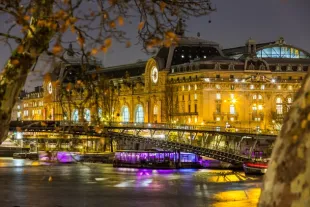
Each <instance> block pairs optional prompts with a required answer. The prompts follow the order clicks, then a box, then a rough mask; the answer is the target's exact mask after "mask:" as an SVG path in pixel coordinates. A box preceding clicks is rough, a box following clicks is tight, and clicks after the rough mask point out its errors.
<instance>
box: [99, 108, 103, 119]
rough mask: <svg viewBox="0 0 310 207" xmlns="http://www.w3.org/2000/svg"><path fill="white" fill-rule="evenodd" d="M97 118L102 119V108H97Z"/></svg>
mask: <svg viewBox="0 0 310 207" xmlns="http://www.w3.org/2000/svg"><path fill="white" fill-rule="evenodd" d="M98 118H99V119H102V118H103V115H102V108H98Z"/></svg>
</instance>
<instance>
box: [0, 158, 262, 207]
mask: <svg viewBox="0 0 310 207" xmlns="http://www.w3.org/2000/svg"><path fill="white" fill-rule="evenodd" d="M42 164H43V165H44V163H41V162H38V161H31V160H13V159H10V158H8V159H6V158H5V159H3V158H0V166H1V167H2V166H4V167H2V168H1V167H0V181H2V182H0V187H3V188H5V186H1V183H2V185H3V183H5V182H4V181H5V180H8V179H11V182H14V184H13V185H11V184H10V186H11V188H12V189H11V190H10V192H11V191H14V192H15V194H16V193H17V194H18V195H19V196H20V198H21V199H23V198H24V197H23V196H24V195H25V194H31V195H36V194H38V197H39V198H40V199H44V198H45V199H49V198H51V197H53V199H54V198H55V202H56V201H57V202H58V201H59V202H58V203H57V204H59V203H62V204H67V205H66V206H79V205H78V204H79V202H78V201H81V200H83V202H84V201H86V200H87V201H88V202H87V204H89V203H91V202H93V200H92V199H90V198H93V196H94V195H98V192H100V195H101V194H103V195H102V196H98V197H96V199H94V200H96V201H98V202H99V201H100V202H101V201H102V202H108V203H109V204H111V205H108V206H115V207H116V206H126V205H125V202H128V201H126V199H125V200H122V199H119V198H128V197H130V200H132V202H134V203H137V205H136V206H145V205H144V204H145V203H143V202H145V200H147V202H155V201H156V202H157V203H156V204H158V205H155V204H154V205H152V204H153V203H150V204H149V205H150V206H165V205H166V204H167V199H169V201H170V200H171V203H177V204H182V205H177V206H212V207H224V206H225V207H251V206H256V204H257V202H258V198H259V195H260V187H261V180H262V177H255V176H245V175H244V173H242V172H234V171H231V170H207V169H179V170H177V169H167V170H158V169H134V168H113V167H112V166H111V165H108V164H88V163H83V164H59V165H53V166H49V167H46V166H42ZM40 165H41V166H42V167H35V166H40ZM15 166H17V167H15ZM22 166H27V168H23V167H22ZM50 175H52V176H53V181H52V182H48V180H47V179H48V177H49V176H50ZM1 177H2V180H1ZM42 177H44V179H42ZM44 182H46V183H48V185H42V183H44ZM34 185H35V186H37V188H33V187H31V186H34ZM21 186H22V187H21ZM81 186H83V187H81ZM60 188H61V189H63V190H65V191H68V192H70V195H71V196H72V197H71V199H69V198H68V200H66V199H67V197H64V196H63V195H61V194H59V189H60ZM104 195H105V196H104ZM111 195H112V196H111ZM57 196H58V197H57ZM6 197H10V198H11V199H12V200H13V199H15V195H14V196H13V195H12V194H10V193H9V191H8V194H6ZM28 198H29V197H28ZM30 198H31V199H35V198H36V197H31V196H30ZM72 198H74V199H72ZM104 198H109V199H110V198H111V200H109V199H108V201H107V200H104ZM148 198H149V199H148ZM25 199H26V198H25ZM79 199H80V200H79ZM100 199H101V200H100ZM113 199H114V200H115V202H114V200H113ZM63 200H66V201H65V202H64V201H63ZM75 201H76V203H74V204H76V205H74V204H73V203H72V202H75ZM33 202H34V203H36V202H37V200H33ZM117 202H124V205H117V204H115V203H117ZM139 202H140V203H139ZM25 203H27V204H28V200H25ZM113 204H114V205H113ZM0 206H1V202H0ZM11 206H13V205H11ZM28 206H29V205H28ZM30 206H31V205H30ZM33 206H35V205H33ZM89 206H100V205H89ZM172 206H173V205H172Z"/></svg>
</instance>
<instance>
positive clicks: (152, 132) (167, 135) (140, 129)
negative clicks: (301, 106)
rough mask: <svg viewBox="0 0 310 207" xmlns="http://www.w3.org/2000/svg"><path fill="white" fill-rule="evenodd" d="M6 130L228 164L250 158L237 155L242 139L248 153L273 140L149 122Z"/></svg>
mask: <svg viewBox="0 0 310 207" xmlns="http://www.w3.org/2000/svg"><path fill="white" fill-rule="evenodd" d="M10 131H20V132H22V131H23V132H26V131H27V132H50V133H54V132H58V133H63V134H71V135H74V136H76V137H78V136H83V135H84V136H85V135H87V136H92V137H108V138H110V139H111V140H116V141H118V142H119V141H122V142H134V143H142V144H150V145H152V146H156V147H159V148H163V149H172V150H180V151H185V152H192V153H195V154H198V155H201V156H207V157H210V158H214V159H217V160H220V161H224V162H228V163H232V164H237V163H243V162H244V161H247V160H249V159H250V158H249V157H250V156H247V155H245V154H242V152H241V147H240V146H241V143H242V141H244V140H245V139H250V140H252V143H253V144H252V147H251V149H250V151H249V152H248V153H252V151H253V150H254V149H255V146H256V144H257V142H259V140H271V141H273V140H274V139H275V137H276V135H275V134H273V133H267V132H263V131H255V130H250V129H234V130H231V129H229V130H227V129H225V128H218V127H211V126H193V125H173V124H150V123H105V124H104V125H103V127H98V126H92V125H91V124H89V123H85V122H84V123H76V122H68V121H22V122H19V121H12V122H11V124H10ZM37 138H38V137H37ZM223 143H224V144H223Z"/></svg>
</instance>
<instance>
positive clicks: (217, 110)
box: [216, 104, 221, 113]
mask: <svg viewBox="0 0 310 207" xmlns="http://www.w3.org/2000/svg"><path fill="white" fill-rule="evenodd" d="M216 113H221V104H216Z"/></svg>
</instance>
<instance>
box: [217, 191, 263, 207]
mask: <svg viewBox="0 0 310 207" xmlns="http://www.w3.org/2000/svg"><path fill="white" fill-rule="evenodd" d="M260 193H261V189H260V188H252V189H249V190H234V191H224V192H219V193H217V194H215V195H214V197H213V198H214V199H215V200H216V201H217V202H215V203H214V204H213V205H212V207H236V206H238V207H249V206H257V204H258V199H259V196H260Z"/></svg>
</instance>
